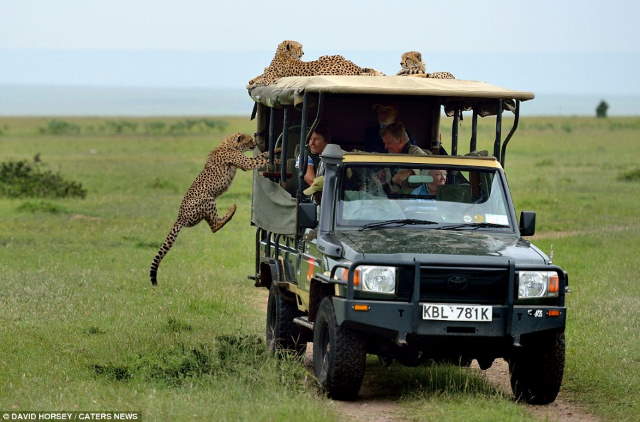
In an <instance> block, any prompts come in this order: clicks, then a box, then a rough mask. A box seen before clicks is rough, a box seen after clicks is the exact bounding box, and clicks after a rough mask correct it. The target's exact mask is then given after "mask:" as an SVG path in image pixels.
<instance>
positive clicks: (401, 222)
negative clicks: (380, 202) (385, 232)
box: [360, 218, 438, 231]
mask: <svg viewBox="0 0 640 422" xmlns="http://www.w3.org/2000/svg"><path fill="white" fill-rule="evenodd" d="M392 224H397V225H399V226H406V225H420V224H438V223H437V222H436V221H429V220H417V219H415V218H404V219H399V220H386V221H376V222H375V223H368V224H365V225H364V226H362V227H360V231H362V230H366V229H373V228H376V227H383V226H390V225H392Z"/></svg>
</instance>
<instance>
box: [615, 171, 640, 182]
mask: <svg viewBox="0 0 640 422" xmlns="http://www.w3.org/2000/svg"><path fill="white" fill-rule="evenodd" d="M618 179H620V180H623V181H625V182H640V169H635V170H629V171H626V172H624V173H622V174H621V175H620V176H619V177H618Z"/></svg>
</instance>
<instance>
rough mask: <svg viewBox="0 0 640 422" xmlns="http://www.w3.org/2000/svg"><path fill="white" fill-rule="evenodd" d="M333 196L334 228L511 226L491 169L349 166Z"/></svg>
mask: <svg viewBox="0 0 640 422" xmlns="http://www.w3.org/2000/svg"><path fill="white" fill-rule="evenodd" d="M338 198H339V199H338V204H337V212H336V226H337V227H338V228H341V227H342V228H348V229H354V228H359V229H361V230H364V229H373V228H382V227H398V226H405V225H412V226H424V227H425V228H434V229H452V230H458V229H460V230H463V229H468V228H474V229H482V228H487V227H489V228H492V229H494V230H495V229H496V228H497V229H501V228H503V229H511V225H510V221H509V213H508V207H507V203H506V196H505V192H504V189H503V186H502V183H501V179H500V177H499V175H498V172H497V170H493V169H482V170H480V169H475V168H461V167H457V168H451V167H449V168H436V167H434V166H433V165H429V166H425V165H417V164H411V165H409V166H407V165H395V164H391V165H384V166H380V165H377V166H374V165H352V166H348V167H345V168H344V170H343V173H342V183H341V186H340V191H339V194H338Z"/></svg>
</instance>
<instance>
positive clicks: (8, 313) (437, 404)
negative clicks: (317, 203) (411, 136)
mask: <svg viewBox="0 0 640 422" xmlns="http://www.w3.org/2000/svg"><path fill="white" fill-rule="evenodd" d="M222 119H223V120H226V121H228V122H229V126H228V128H227V132H229V133H230V132H234V131H245V132H247V133H253V132H254V128H253V126H252V122H249V121H248V120H247V119H240V118H222ZM49 120H50V119H47V118H1V119H0V127H2V128H3V135H2V137H1V138H0V161H7V160H32V158H33V157H34V156H35V155H36V154H37V153H40V157H41V159H42V160H43V161H44V162H45V163H47V165H48V166H49V167H48V168H50V169H51V170H53V171H56V172H58V171H59V172H60V174H61V175H62V176H64V177H65V178H67V179H69V180H75V181H79V182H81V183H82V185H83V187H84V188H86V189H87V197H86V198H85V199H76V198H73V199H47V200H46V201H44V200H39V199H7V198H0V409H15V410H25V409H36V410H37V409H43V410H44V409H49V410H53V409H59V410H78V409H82V410H86V409H94V410H98V409H102V410H108V409H112V410H137V411H142V412H143V417H144V418H148V419H147V420H155V419H161V420H189V419H202V420H211V419H214V418H215V419H216V420H264V421H272V420H299V419H304V420H322V421H326V420H334V419H336V418H338V413H337V410H336V406H334V405H333V404H332V403H331V402H330V401H328V400H326V399H325V398H323V397H322V395H320V394H319V393H318V392H317V390H316V388H315V386H314V383H313V381H312V379H311V377H310V375H309V374H308V372H307V370H306V369H305V368H304V367H303V366H302V364H301V363H300V362H298V361H294V360H285V361H278V360H276V359H273V358H271V357H269V356H267V355H265V354H264V352H263V348H262V344H261V343H260V341H261V340H259V339H260V338H262V336H263V327H264V310H263V308H264V305H263V301H264V299H263V298H264V296H263V295H264V293H263V292H260V291H258V290H256V289H255V288H253V287H252V282H251V281H249V280H247V279H246V276H247V275H248V274H250V273H251V272H252V271H253V261H252V260H253V253H252V245H253V241H254V233H253V230H252V228H251V227H250V225H249V213H250V192H251V186H250V174H248V173H244V172H238V175H237V176H236V180H235V181H234V184H233V185H232V187H231V189H230V190H229V192H227V193H226V194H225V195H223V196H222V197H221V198H220V199H219V201H218V205H219V208H220V209H221V210H225V209H226V208H227V207H229V206H230V205H231V204H232V203H237V204H238V211H237V213H236V215H235V216H234V218H233V219H232V220H231V221H230V222H229V224H228V225H227V226H226V227H225V228H224V230H222V231H220V232H218V233H216V234H215V235H212V234H211V232H210V230H209V228H208V227H207V226H206V225H199V226H197V227H195V228H192V229H188V230H183V231H182V232H181V234H180V236H179V238H178V241H177V242H176V244H175V246H174V248H173V249H172V251H171V252H170V253H169V254H168V255H167V257H166V258H165V260H164V261H163V262H162V265H161V267H160V271H159V274H158V281H159V286H158V288H152V287H151V284H150V282H149V279H148V269H149V264H150V263H151V259H152V258H153V256H154V254H155V253H156V251H157V248H158V247H159V245H160V244H161V242H162V241H163V239H164V237H165V236H166V234H167V233H168V231H169V229H170V227H171V225H172V223H173V221H174V219H175V217H176V213H177V210H178V207H179V204H180V200H181V198H182V194H183V192H184V191H185V190H186V188H187V187H188V186H189V185H190V183H191V181H192V180H193V178H194V177H195V175H196V174H197V173H198V172H199V171H200V170H201V168H202V164H203V162H204V160H205V158H206V155H207V153H208V152H209V151H210V150H211V149H212V148H213V147H214V146H215V145H216V143H217V142H218V141H219V140H220V139H221V138H222V136H223V135H216V134H201V133H192V134H186V135H180V136H173V135H167V134H163V135H148V134H141V133H138V134H131V133H122V134H111V135H106V134H100V133H98V131H95V132H92V133H90V134H83V133H81V134H75V135H42V134H40V133H39V132H38V128H40V127H45V126H46V125H47V122H48V121H49ZM129 120H130V121H132V122H137V123H138V124H139V125H140V126H139V127H143V126H144V124H145V122H147V123H148V122H151V121H152V120H154V121H155V120H158V119H152V120H150V119H129ZM163 120H164V121H166V123H167V125H171V124H175V123H177V122H179V121H180V120H181V119H178V118H176V119H174V118H166V119H163ZM65 121H68V122H71V123H73V124H77V125H79V126H81V127H89V126H93V127H99V126H101V125H104V120H102V119H99V118H87V119H71V118H69V119H67V118H65ZM505 121H506V122H507V125H508V124H509V123H510V121H509V120H508V119H505ZM491 123H492V122H491V120H490V119H489V118H486V119H481V120H480V125H479V126H480V149H490V139H491V136H492V128H491ZM448 124H449V123H447V125H448ZM469 127H470V121H467V120H465V121H464V122H463V126H462V128H461V131H460V137H461V139H468V136H469ZM639 138H640V119H639V118H611V119H595V118H594V119H590V118H564V117H563V118H524V119H523V120H522V122H521V128H520V130H519V131H518V132H517V134H516V136H515V137H514V139H513V140H512V142H511V144H510V147H509V151H508V154H507V159H506V169H507V174H508V177H509V183H510V186H511V190H512V195H513V197H514V201H515V204H516V208H517V210H518V211H520V210H522V209H525V210H535V211H536V212H537V221H538V226H537V229H538V233H539V234H540V235H541V236H540V239H539V240H536V241H535V243H536V244H537V245H538V246H539V247H541V248H542V249H543V250H544V251H545V252H547V253H549V252H550V251H553V254H554V261H555V263H557V264H559V265H561V266H563V267H564V268H566V269H567V271H569V274H570V280H571V288H572V290H573V293H571V294H570V295H569V297H568V306H569V320H568V328H567V370H566V375H565V382H564V385H563V388H562V392H563V394H564V395H565V397H567V398H569V399H570V400H573V401H576V402H580V403H582V404H583V405H584V406H586V407H587V408H588V409H589V410H590V411H592V412H594V413H596V414H597V415H599V416H601V417H602V418H604V419H608V420H638V419H640V404H639V402H638V397H640V340H639V336H638V332H640V317H639V314H638V307H639V306H640V285H639V284H638V283H637V276H636V269H635V262H636V260H637V258H636V256H637V254H638V251H640V219H639V218H638V211H637V210H638V208H639V206H640V183H638V179H637V176H636V174H637V171H638V164H637V160H638V157H640V143H639V142H638V139H639ZM443 139H446V131H444V132H443ZM465 142H466V141H465ZM465 142H462V141H461V145H462V144H464V143H465ZM461 150H462V151H465V149H463V148H461ZM368 377H369V378H372V379H376V380H377V381H375V382H377V385H380V386H381V388H382V386H385V385H386V387H385V388H387V389H388V390H395V391H396V393H394V394H395V396H394V397H397V399H398V401H399V403H400V410H401V413H402V415H403V416H405V417H406V418H408V419H410V420H469V419H473V420H523V419H527V418H529V417H530V415H529V414H528V413H527V410H526V409H525V408H524V407H522V406H520V405H517V404H515V403H514V402H513V401H512V399H511V397H509V396H505V395H504V394H502V393H500V392H498V391H497V390H495V389H494V388H493V387H491V386H489V385H487V384H486V382H484V380H483V379H482V378H480V377H478V376H477V375H475V373H473V372H469V371H459V370H458V369H456V368H451V367H433V368H419V369H408V368H401V367H398V366H392V367H391V368H382V367H378V366H376V365H375V363H372V364H371V368H370V371H369V375H368ZM389 386H391V387H389Z"/></svg>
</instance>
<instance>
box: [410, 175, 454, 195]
mask: <svg viewBox="0 0 640 422" xmlns="http://www.w3.org/2000/svg"><path fill="white" fill-rule="evenodd" d="M428 173H429V175H430V176H431V177H432V178H433V181H432V182H431V183H425V184H422V185H420V186H418V187H417V188H415V189H414V190H412V191H411V194H412V195H435V194H437V193H438V189H440V186H443V185H444V184H445V183H447V171H446V170H441V169H433V170H429V171H428Z"/></svg>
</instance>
